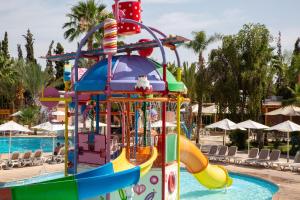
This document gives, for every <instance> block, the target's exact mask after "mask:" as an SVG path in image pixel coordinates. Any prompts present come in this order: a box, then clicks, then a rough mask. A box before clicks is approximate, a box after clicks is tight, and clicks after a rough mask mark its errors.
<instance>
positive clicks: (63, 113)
mask: <svg viewBox="0 0 300 200" xmlns="http://www.w3.org/2000/svg"><path fill="white" fill-rule="evenodd" d="M51 114H52V115H55V116H65V112H63V111H60V110H58V111H54V112H52V113H51Z"/></svg>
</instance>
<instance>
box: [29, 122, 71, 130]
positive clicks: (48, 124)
mask: <svg viewBox="0 0 300 200" xmlns="http://www.w3.org/2000/svg"><path fill="white" fill-rule="evenodd" d="M32 128H33V129H39V130H44V131H48V132H56V131H62V130H65V124H54V123H51V122H45V123H42V124H39V125H36V126H34V127H32ZM68 129H69V130H74V127H73V126H68Z"/></svg>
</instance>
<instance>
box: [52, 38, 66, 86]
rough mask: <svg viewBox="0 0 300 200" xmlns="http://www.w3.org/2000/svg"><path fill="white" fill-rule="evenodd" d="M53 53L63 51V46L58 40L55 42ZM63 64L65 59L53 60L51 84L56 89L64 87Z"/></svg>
mask: <svg viewBox="0 0 300 200" xmlns="http://www.w3.org/2000/svg"><path fill="white" fill-rule="evenodd" d="M54 53H55V54H63V53H64V47H63V46H62V45H61V44H60V43H59V42H58V43H57V44H56V48H55V49H54ZM64 65H65V61H55V82H53V83H52V85H53V86H55V88H56V89H58V90H63V89H64V81H63V75H64Z"/></svg>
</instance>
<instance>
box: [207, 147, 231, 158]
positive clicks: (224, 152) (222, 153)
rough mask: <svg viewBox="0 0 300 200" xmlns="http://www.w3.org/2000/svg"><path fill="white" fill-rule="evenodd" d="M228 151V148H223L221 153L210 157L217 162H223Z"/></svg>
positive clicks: (220, 150)
mask: <svg viewBox="0 0 300 200" xmlns="http://www.w3.org/2000/svg"><path fill="white" fill-rule="evenodd" d="M227 150H228V147H227V146H221V147H220V149H219V152H218V153H217V154H216V155H215V156H212V157H210V159H211V160H216V161H220V160H222V159H223V158H224V157H225V155H226V153H227Z"/></svg>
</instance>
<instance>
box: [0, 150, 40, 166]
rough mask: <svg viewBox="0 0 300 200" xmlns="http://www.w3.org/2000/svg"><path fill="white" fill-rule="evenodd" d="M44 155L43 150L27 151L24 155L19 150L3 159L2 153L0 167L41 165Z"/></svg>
mask: <svg viewBox="0 0 300 200" xmlns="http://www.w3.org/2000/svg"><path fill="white" fill-rule="evenodd" d="M42 155H43V151H42V150H36V151H35V152H34V153H32V152H31V151H27V152H25V153H23V155H22V156H21V154H20V153H19V152H13V153H12V154H11V155H10V158H8V159H1V155H0V169H9V168H12V167H25V166H32V165H41V164H42V163H43V158H42Z"/></svg>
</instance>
